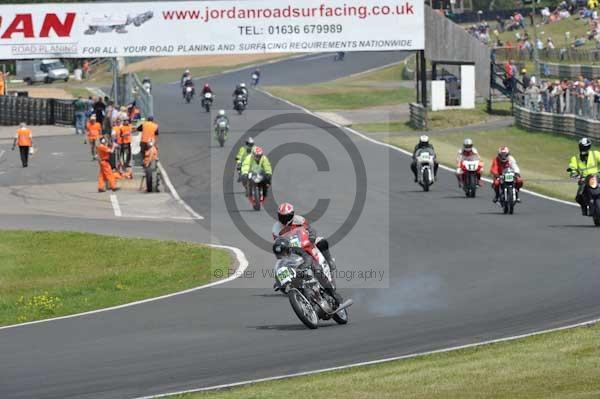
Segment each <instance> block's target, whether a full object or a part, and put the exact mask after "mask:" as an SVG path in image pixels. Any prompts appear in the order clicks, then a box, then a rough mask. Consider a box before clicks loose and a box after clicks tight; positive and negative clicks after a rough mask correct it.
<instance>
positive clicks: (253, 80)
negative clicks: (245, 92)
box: [252, 73, 258, 86]
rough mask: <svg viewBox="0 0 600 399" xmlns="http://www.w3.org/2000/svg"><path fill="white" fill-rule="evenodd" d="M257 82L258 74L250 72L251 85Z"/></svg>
mask: <svg viewBox="0 0 600 399" xmlns="http://www.w3.org/2000/svg"><path fill="white" fill-rule="evenodd" d="M257 84H258V75H257V74H256V73H253V74H252V86H256V85H257Z"/></svg>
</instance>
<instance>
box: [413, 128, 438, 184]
mask: <svg viewBox="0 0 600 399" xmlns="http://www.w3.org/2000/svg"><path fill="white" fill-rule="evenodd" d="M423 150H427V151H429V152H430V153H431V154H432V155H433V156H434V159H435V161H434V162H433V175H434V177H437V171H438V167H439V166H440V164H439V163H438V161H437V157H436V155H435V150H434V149H433V144H431V143H430V142H429V137H428V136H425V135H423V136H421V137H420V138H419V142H418V143H417V145H416V146H415V149H414V151H413V155H412V159H413V160H412V163H411V164H410V170H412V172H413V175H415V183H416V182H417V181H418V179H417V155H419V153H420V152H421V151H423Z"/></svg>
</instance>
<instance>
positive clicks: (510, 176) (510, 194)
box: [498, 168, 517, 215]
mask: <svg viewBox="0 0 600 399" xmlns="http://www.w3.org/2000/svg"><path fill="white" fill-rule="evenodd" d="M515 178H516V173H515V171H514V170H513V169H512V168H506V169H504V171H503V172H502V174H501V175H500V201H498V203H499V204H500V207H501V208H502V210H503V211H504V214H505V215H506V214H510V215H512V214H513V213H514V210H515V204H516V203H517V187H516V181H515Z"/></svg>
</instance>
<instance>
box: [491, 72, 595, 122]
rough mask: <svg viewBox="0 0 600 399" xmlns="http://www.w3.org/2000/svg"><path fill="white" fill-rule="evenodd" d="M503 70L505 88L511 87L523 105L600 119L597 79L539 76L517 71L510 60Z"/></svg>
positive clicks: (536, 110) (536, 109) (533, 108)
mask: <svg viewBox="0 0 600 399" xmlns="http://www.w3.org/2000/svg"><path fill="white" fill-rule="evenodd" d="M502 69H503V71H502V72H503V76H504V81H503V84H504V86H505V88H506V89H507V90H509V91H513V90H514V93H515V98H516V99H517V101H519V102H521V104H522V105H523V106H524V107H525V108H528V109H530V110H531V111H534V112H540V111H543V112H551V113H557V114H572V115H577V116H580V117H584V118H588V119H596V120H600V79H598V80H591V79H586V78H585V77H583V76H580V77H579V78H578V79H576V80H566V79H563V80H548V79H538V78H537V77H536V76H535V75H531V74H529V73H528V71H527V70H526V69H525V68H523V69H521V70H520V71H519V70H518V68H517V66H516V64H515V62H514V61H512V60H511V61H508V62H506V63H505V64H504V65H503V66H502Z"/></svg>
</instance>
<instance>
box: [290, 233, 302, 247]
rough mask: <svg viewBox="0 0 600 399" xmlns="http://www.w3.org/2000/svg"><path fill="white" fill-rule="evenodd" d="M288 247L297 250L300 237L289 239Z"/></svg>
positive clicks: (299, 245)
mask: <svg viewBox="0 0 600 399" xmlns="http://www.w3.org/2000/svg"><path fill="white" fill-rule="evenodd" d="M290 246H291V247H297V248H301V247H302V244H301V243H300V237H298V236H297V235H296V236H293V237H292V238H290Z"/></svg>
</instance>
